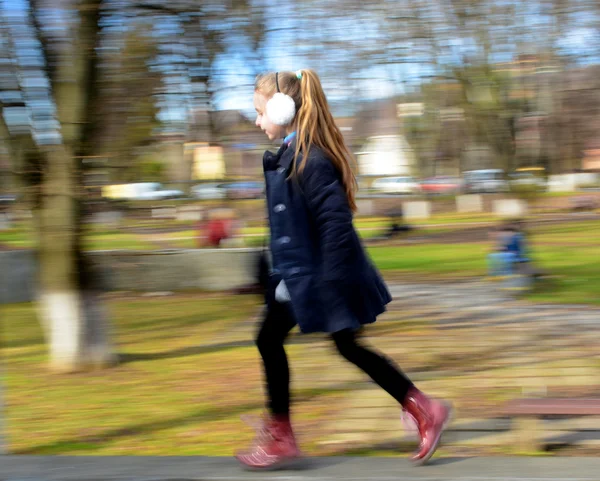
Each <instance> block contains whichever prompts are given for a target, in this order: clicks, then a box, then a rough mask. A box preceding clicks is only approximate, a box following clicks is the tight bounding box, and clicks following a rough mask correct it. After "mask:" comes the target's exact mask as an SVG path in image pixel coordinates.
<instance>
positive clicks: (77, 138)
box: [31, 0, 117, 372]
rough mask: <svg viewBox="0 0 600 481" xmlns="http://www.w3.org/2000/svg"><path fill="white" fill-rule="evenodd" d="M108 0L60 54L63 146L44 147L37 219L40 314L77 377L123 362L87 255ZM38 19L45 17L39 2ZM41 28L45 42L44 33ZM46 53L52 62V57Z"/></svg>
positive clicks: (57, 88)
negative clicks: (86, 207)
mask: <svg viewBox="0 0 600 481" xmlns="http://www.w3.org/2000/svg"><path fill="white" fill-rule="evenodd" d="M101 3H102V2H101V0H80V1H79V2H78V4H77V6H76V8H77V10H78V14H79V23H78V27H77V31H76V33H75V38H74V42H73V45H74V48H73V51H72V52H69V51H65V52H61V55H60V56H55V57H54V58H57V59H58V63H57V64H56V65H52V67H53V68H52V69H49V75H50V74H51V76H50V80H51V85H52V91H53V96H54V99H55V101H56V107H57V114H58V120H59V121H60V124H61V135H62V143H60V144H58V145H44V146H40V150H41V153H42V155H43V156H44V157H45V169H44V172H43V177H42V183H41V187H42V189H41V202H40V208H39V211H38V213H37V216H36V221H37V231H38V236H39V243H38V246H39V247H38V268H39V279H38V281H39V284H38V288H39V292H38V304H39V305H38V307H39V317H40V320H41V323H42V325H43V327H44V330H45V334H46V339H47V344H48V349H49V357H50V360H49V364H50V368H51V369H52V370H54V371H60V372H71V371H77V370H82V369H89V368H96V367H102V366H105V365H108V364H112V363H114V362H115V361H116V360H117V357H116V355H115V354H114V351H113V346H112V344H111V342H110V335H109V324H108V316H107V313H106V311H105V310H104V305H103V302H102V300H101V297H100V290H99V288H98V283H97V282H96V279H95V276H94V272H93V269H92V267H91V263H90V261H89V259H87V258H86V257H85V256H84V253H83V245H82V237H83V227H82V225H83V218H82V215H83V210H82V206H83V204H82V202H83V201H84V196H85V194H84V193H83V191H84V189H83V188H82V187H83V186H82V185H81V182H82V175H81V169H82V159H83V158H85V157H86V156H89V155H91V153H92V152H93V150H94V148H95V142H94V141H95V134H96V131H97V122H96V118H95V113H96V111H97V105H95V102H97V98H98V96H97V95H96V94H97V57H96V49H97V46H98V44H99V31H100V27H99V22H100V7H101ZM31 4H32V6H33V10H34V11H33V17H34V20H35V19H38V20H39V18H40V14H41V12H40V9H39V5H38V2H37V1H35V0H32V2H31ZM35 24H36V26H37V31H38V36H39V37H40V41H41V42H42V45H44V40H47V39H44V34H43V32H42V29H41V28H40V26H39V23H35ZM47 47H48V46H47V45H46V48H44V52H45V53H46V60H47V61H48V56H49V55H51V54H52V52H51V51H50V49H49V48H47Z"/></svg>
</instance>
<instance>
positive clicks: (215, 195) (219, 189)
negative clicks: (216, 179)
mask: <svg viewBox="0 0 600 481" xmlns="http://www.w3.org/2000/svg"><path fill="white" fill-rule="evenodd" d="M190 193H191V195H192V197H194V198H195V199H206V200H208V199H224V198H225V196H226V194H227V192H226V190H225V188H224V186H223V184H215V183H207V184H198V185H195V186H193V187H192V188H191V189H190Z"/></svg>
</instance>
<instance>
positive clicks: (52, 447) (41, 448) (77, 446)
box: [11, 381, 356, 455]
mask: <svg viewBox="0 0 600 481" xmlns="http://www.w3.org/2000/svg"><path fill="white" fill-rule="evenodd" d="M355 386H356V382H354V381H351V382H346V383H342V384H339V385H336V386H331V387H328V388H312V389H302V390H299V391H298V392H297V393H295V395H294V402H308V401H310V400H311V399H315V398H318V397H320V396H322V395H326V394H329V393H331V392H335V391H340V390H349V389H352V388H353V387H355ZM263 406H264V402H263V400H262V399H261V400H259V401H258V402H252V403H245V404H241V405H237V406H221V407H212V408H208V409H204V410H201V411H196V412H195V413H192V414H189V415H186V416H179V417H172V418H169V419H165V420H163V421H158V422H146V423H139V424H133V425H129V426H124V427H120V428H115V429H110V430H107V431H105V432H104V433H102V434H96V435H91V436H77V437H72V438H68V439H63V440H60V441H55V442H52V443H47V444H41V445H38V446H33V447H30V448H26V449H20V450H16V451H13V452H11V454H17V455H18V454H29V455H34V454H35V455H50V454H63V453H65V452H73V451H81V452H86V451H88V452H89V451H93V450H98V449H101V448H103V447H104V446H103V444H104V443H109V442H111V441H114V440H115V439H118V438H125V437H129V436H138V435H143V434H145V433H152V432H156V431H161V430H164V429H169V428H173V427H180V426H183V425H187V424H196V423H197V424H200V423H203V422H209V421H210V422H213V421H219V420H222V419H226V418H228V417H230V416H236V415H237V416H240V415H242V414H245V413H248V412H250V411H254V410H257V409H260V408H262V407H263Z"/></svg>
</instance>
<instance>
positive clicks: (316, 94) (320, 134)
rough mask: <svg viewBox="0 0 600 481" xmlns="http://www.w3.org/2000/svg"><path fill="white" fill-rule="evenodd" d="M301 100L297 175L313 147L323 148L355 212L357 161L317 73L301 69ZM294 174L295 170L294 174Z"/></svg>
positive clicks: (304, 165)
mask: <svg viewBox="0 0 600 481" xmlns="http://www.w3.org/2000/svg"><path fill="white" fill-rule="evenodd" d="M299 76H300V75H299ZM300 97H301V98H300V102H298V103H299V104H300V106H299V109H298V112H297V114H296V132H297V139H298V141H297V143H296V152H295V155H294V162H295V161H296V159H298V156H299V155H300V153H302V156H303V159H304V162H302V164H301V165H300V167H299V168H298V173H302V171H303V170H304V168H305V167H306V163H307V162H308V161H309V153H310V149H311V147H312V146H313V145H315V146H316V147H318V148H320V149H322V150H323V151H324V152H325V154H326V155H327V157H328V158H329V159H330V160H331V162H332V163H333V165H334V167H335V168H336V169H337V170H338V172H339V173H340V175H341V181H342V185H343V186H344V190H345V192H346V197H347V198H348V204H349V206H350V209H351V210H352V212H356V200H355V197H356V189H357V182H356V176H355V175H354V172H353V170H352V163H353V162H354V158H353V156H352V154H351V153H350V151H349V150H348V147H347V146H346V144H345V143H344V138H343V136H342V133H341V132H340V129H339V128H338V127H337V125H336V124H335V121H334V119H333V115H332V114H331V111H330V109H329V104H328V102H327V98H326V97H325V92H323V87H322V86H321V81H320V80H319V76H318V75H317V74H316V72H315V71H314V70H310V69H305V70H304V69H303V70H301V78H300ZM295 172H296V169H294V171H293V173H294V174H295Z"/></svg>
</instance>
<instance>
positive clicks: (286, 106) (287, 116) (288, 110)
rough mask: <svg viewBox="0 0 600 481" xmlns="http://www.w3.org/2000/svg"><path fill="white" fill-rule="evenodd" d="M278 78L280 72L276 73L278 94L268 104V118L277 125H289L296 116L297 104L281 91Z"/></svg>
mask: <svg viewBox="0 0 600 481" xmlns="http://www.w3.org/2000/svg"><path fill="white" fill-rule="evenodd" d="M278 76H279V72H275V86H276V87H277V92H276V93H275V95H273V97H271V98H270V99H269V101H268V102H267V107H266V112H267V117H269V120H270V121H271V123H273V124H275V125H289V124H290V123H291V122H292V120H294V117H295V116H296V104H295V103H294V99H293V98H292V97H290V96H289V95H287V94H284V93H282V92H281V90H279V78H278Z"/></svg>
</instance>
